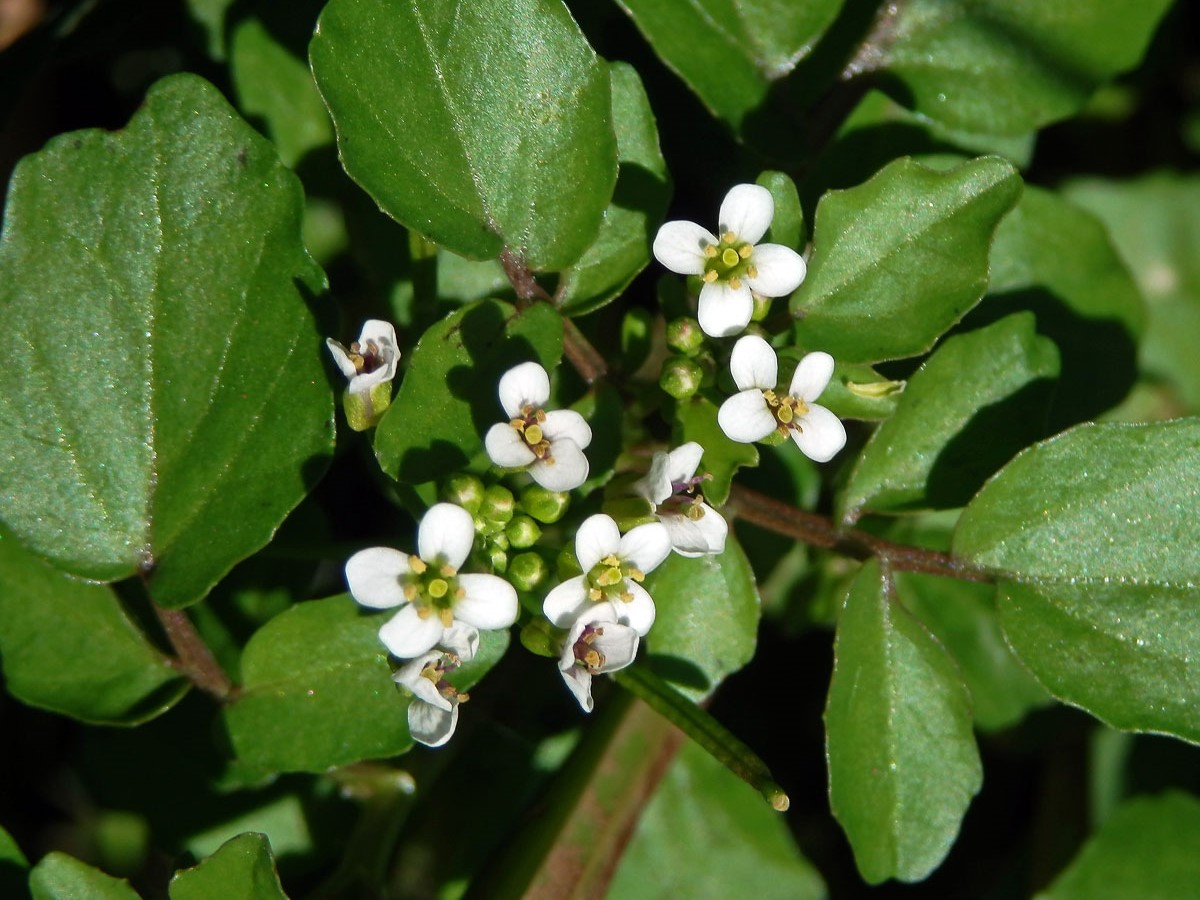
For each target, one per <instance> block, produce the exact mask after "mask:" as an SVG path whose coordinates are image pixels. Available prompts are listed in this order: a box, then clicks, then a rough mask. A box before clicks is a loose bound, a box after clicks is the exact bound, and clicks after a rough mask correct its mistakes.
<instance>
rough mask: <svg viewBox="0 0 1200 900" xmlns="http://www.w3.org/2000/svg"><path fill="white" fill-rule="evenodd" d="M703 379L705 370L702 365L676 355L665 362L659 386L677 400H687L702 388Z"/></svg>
mask: <svg viewBox="0 0 1200 900" xmlns="http://www.w3.org/2000/svg"><path fill="white" fill-rule="evenodd" d="M703 380H704V370H703V369H701V368H700V366H698V365H697V364H696V363H694V362H692V360H690V359H687V358H686V357H683V356H676V357H673V358H671V359H668V360H667V361H666V362H665V363H664V364H663V370H662V375H660V376H659V378H658V386H659V387H661V388H662V389H663V390H664V391H666V392H667V393H668V394H670V395H671V396H672V397H674V398H675V399H676V400H686V399H687V398H688V397H690V396H692V394H694V393H696V391H698V390H700V383H701V382H702V381H703Z"/></svg>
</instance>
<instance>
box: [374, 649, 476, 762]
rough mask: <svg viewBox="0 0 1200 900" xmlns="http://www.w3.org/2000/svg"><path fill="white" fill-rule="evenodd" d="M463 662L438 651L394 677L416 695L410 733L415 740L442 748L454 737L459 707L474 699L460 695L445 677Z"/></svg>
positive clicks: (411, 714)
mask: <svg viewBox="0 0 1200 900" xmlns="http://www.w3.org/2000/svg"><path fill="white" fill-rule="evenodd" d="M462 661H463V659H462V658H461V657H459V656H458V655H456V654H454V653H449V652H447V651H445V650H441V649H435V650H430V651H429V652H428V653H422V654H421V655H420V656H418V657H417V658H416V659H413V660H410V661H409V662H408V663H406V664H405V665H403V666H401V667H400V668H399V669H397V670H396V672H395V674H394V675H392V680H393V681H395V682H396V683H397V684H399V685H402V686H403V687H405V688H407V689H408V690H409V691H411V692H412V694H413V699H412V702H411V703H409V705H408V733H409V734H411V735H412V738H413V740H414V741H419V742H421V743H422V744H426V745H428V746H430V747H440V746H442V744H444V743H446V741H448V740H450V737H451V736H452V735H453V734H454V729H455V728H456V727H458V705H459V704H460V703H466V702H467V700H468V699H470V697H469V695H467V694H462V693H459V692H458V690H457V689H455V687H454V685H452V684H450V683H449V682H448V681H446V679H445V677H444V676H445V675H446V674H447V673H449V672H453V671H454V670H455V669H456V668H458V666H459V663H460V662H462Z"/></svg>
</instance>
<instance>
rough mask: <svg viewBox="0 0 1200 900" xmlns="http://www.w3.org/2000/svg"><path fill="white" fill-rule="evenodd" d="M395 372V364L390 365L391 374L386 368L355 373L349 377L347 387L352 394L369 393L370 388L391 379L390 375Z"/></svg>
mask: <svg viewBox="0 0 1200 900" xmlns="http://www.w3.org/2000/svg"><path fill="white" fill-rule="evenodd" d="M395 374H396V367H395V366H392V370H391V375H389V374H388V370H387V369H386V368H379V369H376V370H375V371H374V372H363V373H362V374H361V375H355V376H354V377H353V378H351V379H350V384H349V385H347V387H348V388H349V390H350V393H352V394H369V393H371V388H373V387H375V385H377V384H383V383H384V382H385V381H391V380H392V376H393V375H395Z"/></svg>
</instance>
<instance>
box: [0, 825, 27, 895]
mask: <svg viewBox="0 0 1200 900" xmlns="http://www.w3.org/2000/svg"><path fill="white" fill-rule="evenodd" d="M28 869H29V861H28V860H27V859H25V854H24V853H22V852H21V848H20V847H18V846H17V842H16V841H14V840H13V839H12V835H10V834H9V833H8V832H7V831H5V830H4V829H3V828H0V896H4V897H13V898H18V897H28V896H29V889H28V887H27V885H28V883H29V879H28V876H27V874H26V873H27V871H28Z"/></svg>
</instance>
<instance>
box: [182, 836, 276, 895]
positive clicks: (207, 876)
mask: <svg viewBox="0 0 1200 900" xmlns="http://www.w3.org/2000/svg"><path fill="white" fill-rule="evenodd" d="M168 891H169V893H170V897H171V900H213V898H215V897H227V898H234V897H236V898H238V900H287V895H286V894H284V892H283V887H282V885H280V883H279V875H278V873H276V871H275V860H274V858H273V857H272V856H271V842H270V841H269V840H267V836H266V835H265V834H239V835H238V836H237V837H235V838H231V839H230V840H228V841H226V842H225V843H224V844H222V845H221V848H220V849H219V850H217V852H216V853H214V854H213V855H212V856H210V857H209V858H208V859H206V860H204V861H203V862H201V863H200V864H199V865H198V866H193V867H192V868H190V869H181V870H179V871H178V872H176V873H175V877H174V878H172V879H171V884H170V887H169V888H168Z"/></svg>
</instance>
